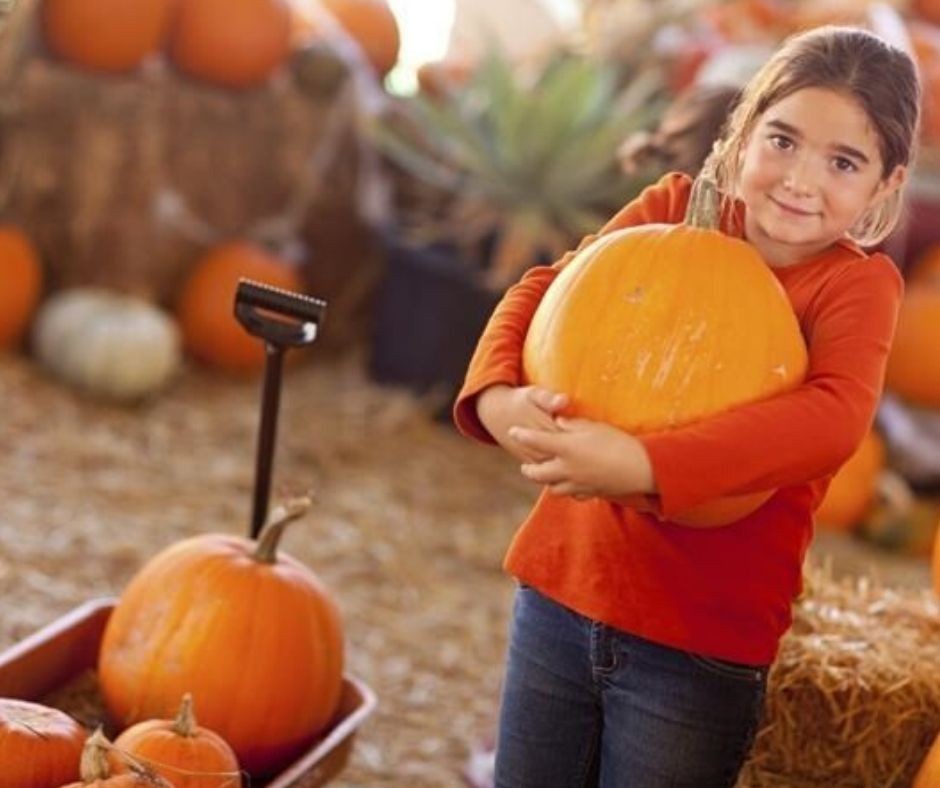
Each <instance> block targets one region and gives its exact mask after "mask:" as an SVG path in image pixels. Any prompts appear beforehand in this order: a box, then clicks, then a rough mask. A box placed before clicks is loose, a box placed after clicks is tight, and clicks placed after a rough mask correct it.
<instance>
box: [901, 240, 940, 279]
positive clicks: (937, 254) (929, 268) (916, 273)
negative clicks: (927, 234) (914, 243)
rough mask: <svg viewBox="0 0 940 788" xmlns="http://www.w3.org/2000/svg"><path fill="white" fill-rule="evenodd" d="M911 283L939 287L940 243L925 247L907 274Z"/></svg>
mask: <svg viewBox="0 0 940 788" xmlns="http://www.w3.org/2000/svg"><path fill="white" fill-rule="evenodd" d="M907 278H908V282H909V283H910V284H911V285H922V284H923V285H931V286H933V287H936V288H940V244H935V245H933V246H930V247H928V248H927V251H926V252H924V253H923V254H922V255H921V256H920V257H919V258H917V262H916V263H915V264H914V267H913V268H911V271H910V273H909V274H908V277H907Z"/></svg>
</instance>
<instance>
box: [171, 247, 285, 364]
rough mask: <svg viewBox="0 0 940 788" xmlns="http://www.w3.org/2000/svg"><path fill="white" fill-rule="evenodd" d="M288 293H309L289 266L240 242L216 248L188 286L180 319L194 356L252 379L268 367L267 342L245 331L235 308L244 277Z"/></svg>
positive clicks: (188, 346)
mask: <svg viewBox="0 0 940 788" xmlns="http://www.w3.org/2000/svg"><path fill="white" fill-rule="evenodd" d="M242 277H244V278H246V279H252V280H254V281H256V282H261V283H263V284H268V285H272V286H274V287H278V288H281V289H282V290H292V291H295V292H299V291H301V290H302V289H303V285H302V283H301V279H300V276H299V275H298V274H297V272H296V271H295V270H294V269H292V268H290V267H289V266H288V265H287V264H286V263H285V262H284V261H282V260H280V259H279V258H278V257H275V256H274V255H271V254H268V253H267V252H265V251H264V250H263V249H261V248H260V247H258V246H255V245H254V244H250V243H246V242H243V241H235V242H232V243H227V244H223V245H221V246H217V247H215V248H214V249H211V250H210V251H209V252H208V254H206V255H205V257H203V258H202V260H200V261H199V262H198V263H197V265H196V266H195V268H194V269H193V272H192V274H191V276H190V277H189V279H188V280H187V281H186V282H185V283H184V285H183V288H182V291H181V294H180V301H179V306H178V309H177V316H178V318H179V322H180V327H181V328H182V332H183V342H184V344H185V346H186V348H187V349H188V350H189V352H190V353H192V354H193V356H195V357H196V358H198V359H199V360H200V361H203V362H205V363H207V364H209V365H211V366H213V367H216V368H218V369H222V370H225V371H228V372H233V373H236V374H252V373H255V372H257V371H258V370H259V369H261V368H262V367H263V366H264V353H265V351H264V343H263V342H261V341H260V340H259V339H257V338H256V337H253V336H251V335H250V334H249V333H247V332H246V331H245V329H244V328H243V327H242V325H241V324H240V323H239V322H238V320H236V318H235V315H234V312H233V309H234V304H235V291H236V289H237V287H238V280H239V279H240V278H242Z"/></svg>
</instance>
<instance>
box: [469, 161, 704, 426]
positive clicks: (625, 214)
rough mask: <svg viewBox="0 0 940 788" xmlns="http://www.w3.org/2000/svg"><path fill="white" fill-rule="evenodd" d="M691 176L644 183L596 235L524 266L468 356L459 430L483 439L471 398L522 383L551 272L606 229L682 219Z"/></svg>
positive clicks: (671, 222)
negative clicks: (547, 261)
mask: <svg viewBox="0 0 940 788" xmlns="http://www.w3.org/2000/svg"><path fill="white" fill-rule="evenodd" d="M691 185H692V179H691V178H689V176H688V175H685V174H683V173H669V174H668V175H665V176H663V177H662V178H661V179H660V180H659V181H658V182H657V183H655V184H653V185H651V186H648V187H647V188H646V189H644V190H643V191H642V192H641V193H640V194H639V196H638V197H637V198H636V199H635V200H633V201H632V202H630V203H629V204H627V205H626V206H625V207H624V208H622V209H621V210H620V211H619V212H618V213H617V214H616V215H615V216H614V217H613V218H612V219H611V220H610V221H609V222H607V224H605V225H604V226H603V227H602V228H601V229H600V230H599V231H598V232H597V233H596V234H593V235H587V236H585V237H584V239H582V241H581V243H580V244H579V245H578V247H577V249H575V250H574V251H571V252H568V253H566V254H565V255H564V256H563V257H562V258H561V259H560V260H558V261H557V262H556V263H554V264H553V265H551V266H538V267H535V268H531V269H529V270H528V271H527V272H526V273H525V275H524V276H523V277H522V279H520V280H519V282H518V283H516V284H515V285H513V286H512V287H510V288H509V289H508V290H507V291H506V294H505V295H504V296H503V298H502V299H501V300H500V302H499V304H497V306H496V309H495V310H494V311H493V314H492V316H491V317H490V319H489V321H488V323H487V325H486V327H485V328H484V329H483V333H482V335H481V337H480V340H479V342H478V343H477V347H476V350H475V351H474V354H473V357H472V358H471V360H470V365H469V367H468V369H467V375H466V378H465V380H464V383H463V386H462V388H461V390H460V392H459V393H458V395H457V400H456V402H455V403H454V414H453V415H454V423H455V424H456V425H457V428H458V429H459V430H460V432H461V433H463V434H464V435H467V436H468V437H472V438H476V439H477V440H480V441H483V442H485V443H493V442H494V441H493V438H492V436H491V435H490V434H489V432H487V430H486V428H485V427H484V426H483V424H482V423H481V422H480V419H479V417H478V416H477V409H476V398H477V396H479V394H480V392H482V391H483V390H484V389H485V388H488V387H489V386H493V385H495V384H497V383H504V384H507V385H510V386H518V385H521V383H522V347H523V345H524V343H525V337H526V333H527V332H528V330H529V323H530V322H531V321H532V316H533V315H534V314H535V310H536V308H537V307H538V305H539V303H540V302H541V300H542V296H543V295H544V293H545V291H546V290H547V289H548V287H549V285H550V284H551V283H552V282H553V281H554V279H555V277H556V276H557V275H558V273H559V272H560V271H561V269H562V268H564V267H565V266H566V265H567V264H568V263H569V262H570V261H571V259H572V258H573V257H574V256H575V255H576V254H577V253H578V252H579V251H580V250H581V249H583V248H584V247H586V246H588V245H589V244H590V243H591V242H592V241H594V240H596V239H597V238H599V237H600V236H602V235H605V234H606V233H610V232H613V231H614V230H619V229H622V228H624V227H636V226H638V225H642V224H653V223H657V222H664V223H669V224H675V223H678V222H680V221H682V219H683V217H684V215H685V208H686V205H687V204H688V200H689V193H690V191H691Z"/></svg>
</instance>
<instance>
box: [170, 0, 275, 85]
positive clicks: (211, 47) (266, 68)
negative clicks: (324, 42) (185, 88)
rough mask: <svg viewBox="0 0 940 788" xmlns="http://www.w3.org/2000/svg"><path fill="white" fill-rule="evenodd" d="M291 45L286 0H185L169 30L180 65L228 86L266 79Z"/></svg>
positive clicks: (250, 83)
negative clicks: (170, 30)
mask: <svg viewBox="0 0 940 788" xmlns="http://www.w3.org/2000/svg"><path fill="white" fill-rule="evenodd" d="M290 49H291V14H290V9H289V8H288V6H287V4H286V2H285V0H238V2H232V0H186V1H185V2H184V3H182V4H181V5H180V8H179V11H178V13H177V18H176V23H175V25H174V27H173V31H172V34H171V36H170V56H171V57H172V59H173V61H174V62H175V63H176V65H177V66H179V67H180V69H182V70H183V71H185V72H186V73H187V74H190V75H191V76H194V77H197V78H198V79H204V80H206V81H207V82H213V83H216V84H219V85H224V86H227V87H232V88H246V87H251V86H254V85H259V84H261V83H262V82H264V81H265V80H267V79H268V78H269V77H270V76H271V75H272V74H273V73H274V71H275V69H277V67H278V66H280V65H281V64H282V63H283V62H284V61H285V59H286V58H287V56H288V54H289V53H290Z"/></svg>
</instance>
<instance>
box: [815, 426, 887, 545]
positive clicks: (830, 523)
mask: <svg viewBox="0 0 940 788" xmlns="http://www.w3.org/2000/svg"><path fill="white" fill-rule="evenodd" d="M884 467H885V445H884V441H882V439H881V438H880V437H879V435H878V434H877V433H876V432H869V433H868V434H867V435H866V436H865V438H864V439H863V440H862V442H861V444H859V446H858V448H857V449H856V450H855V452H854V453H853V454H852V456H851V457H850V458H849V459H848V460H847V461H846V463H845V464H844V465H843V466H842V467H841V468H839V470H838V471H837V472H836V474H835V476H833V478H832V482H831V483H830V484H829V489H828V490H827V491H826V496H825V498H823V501H822V503H821V504H820V505H819V508H818V509H817V510H816V521H817V522H819V523H820V525H823V526H825V527H827V528H831V529H833V530H839V531H844V530H849V529H851V528H853V527H854V526H856V525H858V524H859V522H860V521H861V520H862V518H863V517H864V516H865V514H866V512H868V510H869V509H870V508H871V506H872V504H873V503H874V501H875V496H876V493H877V482H878V475H879V474H880V473H881V472H882V470H884Z"/></svg>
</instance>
